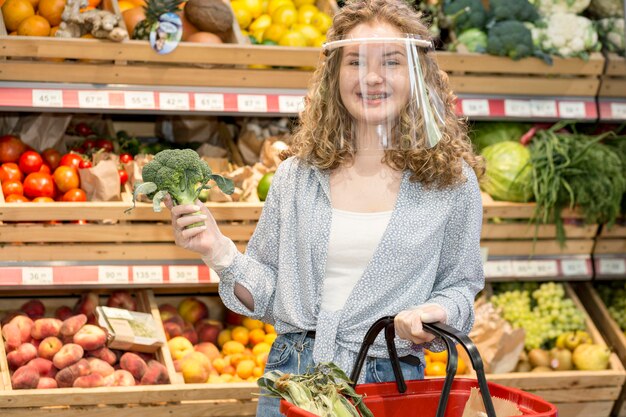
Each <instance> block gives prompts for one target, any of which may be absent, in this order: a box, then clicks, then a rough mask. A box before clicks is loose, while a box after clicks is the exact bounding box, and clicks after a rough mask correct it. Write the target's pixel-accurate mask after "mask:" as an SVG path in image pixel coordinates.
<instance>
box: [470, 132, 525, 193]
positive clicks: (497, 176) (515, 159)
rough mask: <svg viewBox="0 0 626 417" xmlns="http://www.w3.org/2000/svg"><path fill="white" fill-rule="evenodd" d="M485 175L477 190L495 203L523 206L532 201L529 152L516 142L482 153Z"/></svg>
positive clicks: (486, 149)
mask: <svg viewBox="0 0 626 417" xmlns="http://www.w3.org/2000/svg"><path fill="white" fill-rule="evenodd" d="M482 155H483V157H484V158H485V162H486V163H487V172H486V174H485V179H484V180H483V182H482V183H481V186H480V188H481V189H482V190H483V191H485V192H486V193H487V194H489V195H490V196H491V197H493V198H494V199H495V200H503V201H513V202H517V203H524V202H526V201H528V200H530V198H531V197H532V195H533V194H532V186H531V184H532V182H531V180H532V178H531V176H532V170H531V166H530V151H529V150H528V148H526V147H525V146H524V145H522V144H521V143H519V142H513V141H505V142H499V143H495V144H493V145H490V146H487V147H486V148H485V149H484V150H483V152H482Z"/></svg>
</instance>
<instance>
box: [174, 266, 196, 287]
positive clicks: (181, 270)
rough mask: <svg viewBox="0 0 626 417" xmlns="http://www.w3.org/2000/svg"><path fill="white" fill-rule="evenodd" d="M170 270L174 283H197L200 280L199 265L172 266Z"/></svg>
mask: <svg viewBox="0 0 626 417" xmlns="http://www.w3.org/2000/svg"><path fill="white" fill-rule="evenodd" d="M169 272H170V282H171V283H172V284H195V283H197V282H198V267H197V266H170V267H169Z"/></svg>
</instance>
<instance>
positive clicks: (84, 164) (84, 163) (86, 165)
mask: <svg viewBox="0 0 626 417" xmlns="http://www.w3.org/2000/svg"><path fill="white" fill-rule="evenodd" d="M91 167H92V165H91V161H87V160H85V159H83V160H82V161H80V164H78V168H80V169H84V168H91Z"/></svg>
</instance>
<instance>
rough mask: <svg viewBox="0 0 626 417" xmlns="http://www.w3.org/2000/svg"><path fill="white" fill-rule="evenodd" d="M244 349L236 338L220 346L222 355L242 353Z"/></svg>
mask: <svg viewBox="0 0 626 417" xmlns="http://www.w3.org/2000/svg"><path fill="white" fill-rule="evenodd" d="M245 349H246V348H245V347H244V345H243V344H242V343H241V342H238V341H236V340H230V341H228V342H226V343H224V346H223V347H222V353H223V354H224V355H232V354H234V353H243V351H244V350H245Z"/></svg>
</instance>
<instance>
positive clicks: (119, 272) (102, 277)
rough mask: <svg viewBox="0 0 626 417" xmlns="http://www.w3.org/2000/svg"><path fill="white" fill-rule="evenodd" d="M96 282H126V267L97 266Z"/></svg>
mask: <svg viewBox="0 0 626 417" xmlns="http://www.w3.org/2000/svg"><path fill="white" fill-rule="evenodd" d="M98 282H99V283H100V284H128V267H127V266H99V267H98Z"/></svg>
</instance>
